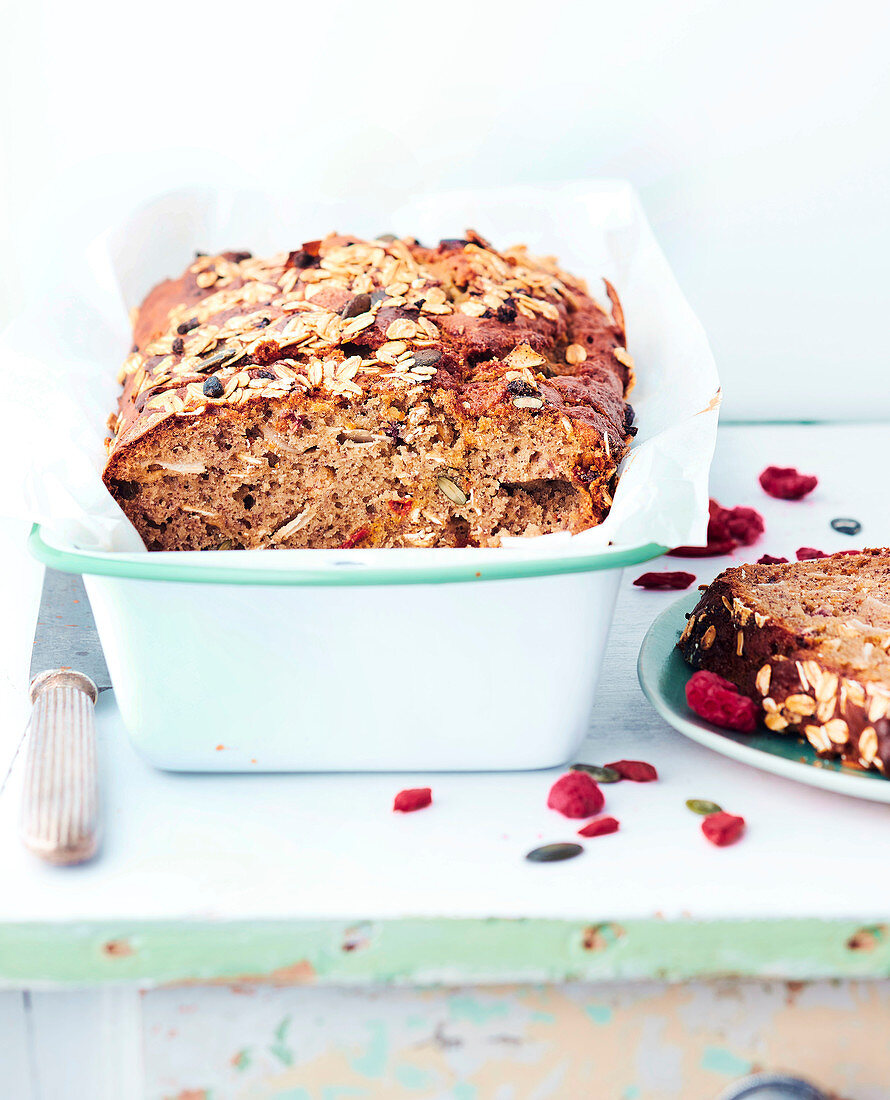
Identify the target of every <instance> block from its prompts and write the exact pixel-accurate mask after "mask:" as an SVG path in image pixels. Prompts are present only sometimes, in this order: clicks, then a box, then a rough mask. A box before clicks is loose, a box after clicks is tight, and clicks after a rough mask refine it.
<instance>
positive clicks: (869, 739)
mask: <svg viewBox="0 0 890 1100" xmlns="http://www.w3.org/2000/svg"><path fill="white" fill-rule="evenodd" d="M859 755H860V756H861V758H862V759H863V760H864V761H865V763H866V764H871V763H872V762H873V761H874V758H875V757H876V756H877V755H878V735H877V732H876V731H875V729H874V727H873V726H866V727H865V729H864V730H863V731H862V733H860V734H859Z"/></svg>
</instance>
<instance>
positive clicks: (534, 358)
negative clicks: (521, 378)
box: [504, 344, 547, 370]
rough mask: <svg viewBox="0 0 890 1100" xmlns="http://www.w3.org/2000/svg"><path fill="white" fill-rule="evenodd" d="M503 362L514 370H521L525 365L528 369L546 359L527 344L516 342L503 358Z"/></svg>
mask: <svg viewBox="0 0 890 1100" xmlns="http://www.w3.org/2000/svg"><path fill="white" fill-rule="evenodd" d="M504 362H505V363H506V364H507V366H509V367H512V368H513V369H514V370H522V369H523V368H526V367H527V368H529V369H531V368H532V367H539V366H541V364H542V363H546V362H547V360H546V359H545V358H544V356H543V355H541V354H540V352H537V351H535V350H534V349H533V348H532V347H531V346H530V345H529V344H517V345H516V347H515V348H514V349H513V350H512V351H511V352H510V354H509V355H507V356H506V357H505V358H504Z"/></svg>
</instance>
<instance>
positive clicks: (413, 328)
mask: <svg viewBox="0 0 890 1100" xmlns="http://www.w3.org/2000/svg"><path fill="white" fill-rule="evenodd" d="M416 335H417V325H416V324H415V323H414V322H413V321H412V320H410V319H409V318H407V317H399V318H398V319H397V320H395V321H393V322H392V323H391V324H390V326H389V328H388V329H387V330H386V338H387V340H410V339H411V338H412V336H416Z"/></svg>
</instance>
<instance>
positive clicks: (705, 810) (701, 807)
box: [686, 798, 723, 817]
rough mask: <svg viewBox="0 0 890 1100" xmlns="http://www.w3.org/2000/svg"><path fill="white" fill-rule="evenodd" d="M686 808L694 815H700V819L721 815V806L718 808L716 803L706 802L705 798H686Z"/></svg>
mask: <svg viewBox="0 0 890 1100" xmlns="http://www.w3.org/2000/svg"><path fill="white" fill-rule="evenodd" d="M686 808H687V809H688V810H692V812H693V813H694V814H701V815H702V817H707V816H708V814H721V813H723V807H722V806H718V805H717V803H716V802H708V800H707V799H706V798H687V799H686Z"/></svg>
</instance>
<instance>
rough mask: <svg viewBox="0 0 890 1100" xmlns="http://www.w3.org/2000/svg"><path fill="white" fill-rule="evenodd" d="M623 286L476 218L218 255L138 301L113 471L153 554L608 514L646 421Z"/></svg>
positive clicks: (324, 543) (377, 540)
mask: <svg viewBox="0 0 890 1100" xmlns="http://www.w3.org/2000/svg"><path fill="white" fill-rule="evenodd" d="M607 293H608V296H609V299H610V302H611V308H610V309H607V308H605V307H604V306H601V305H600V304H599V303H597V302H596V301H595V300H594V299H593V298H591V297H590V296H589V294H588V293H587V290H586V287H585V285H584V283H583V282H582V281H581V280H579V279H576V278H574V277H572V276H571V275H568V274H566V273H565V272H564V271H561V270H560V269H559V267H557V265H556V263H555V261H553V260H552V259H539V258H533V257H531V256H529V255H528V254H527V252H526V251H525V249H524V248H521V247H520V248H513V249H508V250H506V251H504V252H498V251H496V250H495V249H494V248H493V247H492V246H491V245H489V244H488V243H487V242H486V241H484V240H483V239H482V238H481V237H479V236H478V235H477V234H475V233H473V232H471V231H468V232H467V237H466V239H460V240H444V241H440V242H439V244H438V245H437V246H436V247H433V248H425V247H423V246H422V245H420V244H418V243H417V242H416V241H413V240H396V239H393V238H389V237H385V238H381V239H379V240H371V241H363V240H358V239H356V238H353V237H343V236H330V237H327V238H326V239H325V240H322V241H309V242H307V243H305V244H304V245H303V246H302V248H300V249H298V250H297V251H295V252H291V253H282V254H280V255H278V256H272V257H270V258H268V259H255V258H253V257H252V256H251V255H250V254H248V253H233V252H228V253H225V254H222V255H217V256H199V257H198V258H197V260H196V261H195V263H193V264H192V265H191V266H190V267H189V268H188V270H187V271H186V272H185V274H184V275H182V276H181V277H180V278H179V279H175V280H168V281H167V282H164V283H162V284H160V285H159V286H158V287H156V288H155V289H154V290H153V291H152V292H151V293H150V294H149V295H148V297H147V298H146V300H145V302H144V303H143V305H142V307H141V309H140V310H139V311H138V313H137V314H136V317H135V325H134V340H135V344H134V347H133V350H132V353H131V355H130V356H129V358H128V359H127V360H126V362H125V363H124V366H123V369H122V371H121V375H120V378H121V382H122V383H123V387H124V389H123V393H122V395H121V399H120V407H119V412H118V413H117V414H116V415H114V416H113V417H112V418H111V420H110V422H109V424H110V430H111V433H112V435H111V438H110V440H109V442H108V450H109V456H108V461H107V465H106V468H105V473H104V479H105V484H106V485H107V486H108V489H109V491H110V492H111V494H112V495H113V496H114V497H115V499H116V500H117V501H118V503H119V504H120V505H121V507H122V508H123V510H124V511H125V512H126V514H127V516H128V517H129V518H130V520H131V521H132V523H133V524H134V525H135V527H136V529H137V530H138V531H139V533H140V535H141V536H142V538H143V540H144V542H145V544H146V546H147V547H148V548H149V549H151V550H202V549H219V548H230V547H231V548H255V547H367V546H466V545H474V546H494V545H498V543H499V542H500V540H501V538H502V537H503V536H504V535H536V534H542V533H546V532H550V531H573V532H574V531H580V530H582V529H584V528H587V527H591V526H593V525H595V524H597V523H600V522H601V521H602V519H603V518H604V517H605V516H606V514H607V513H608V511H609V507H610V505H611V503H612V495H613V493H614V490H615V483H616V478H617V469H618V465H619V463H620V462H621V459H622V458H623V457H624V455H625V453H626V451H627V448H628V446H629V442H630V438H631V436H632V435H633V434H634V433H635V431H636V429H635V428H634V427H633V410H632V408H631V407H630V405H628V404H626V402H625V396H626V394H627V393H628V392H629V390H630V387H631V385H632V380H633V363H632V360H631V357H630V355H629V354H628V352H627V350H626V347H625V335H624V318H623V313H622V310H621V306H620V304H619V302H618V298H617V295H616V294H615V292H614V290H613V289H612V287H611V286H609V285H608V284H607Z"/></svg>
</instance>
